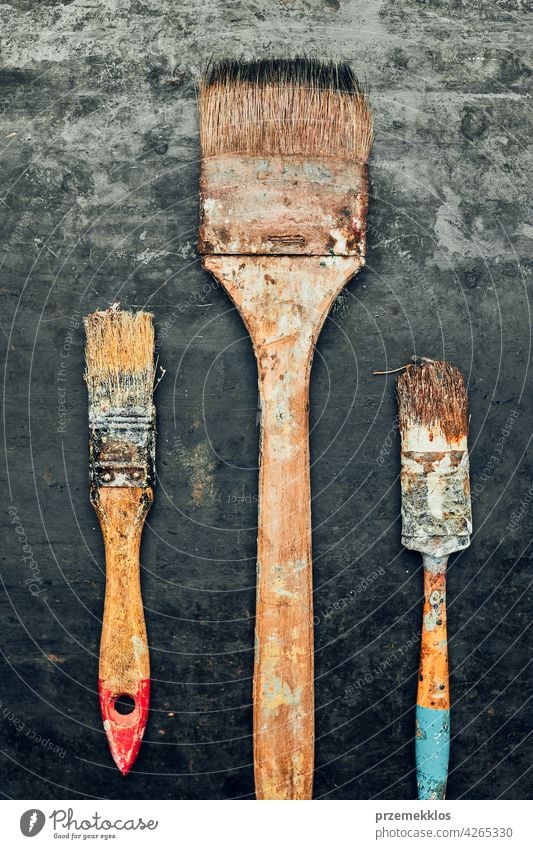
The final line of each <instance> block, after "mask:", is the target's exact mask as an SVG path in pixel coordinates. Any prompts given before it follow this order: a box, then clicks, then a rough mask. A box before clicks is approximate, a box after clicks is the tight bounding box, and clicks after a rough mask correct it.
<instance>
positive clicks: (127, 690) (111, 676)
mask: <svg viewBox="0 0 533 849" xmlns="http://www.w3.org/2000/svg"><path fill="white" fill-rule="evenodd" d="M85 329H86V333H87V347H86V360H87V371H86V373H85V380H86V383H87V389H88V392H89V429H90V442H89V449H90V477H91V503H92V505H93V507H94V509H95V510H96V514H97V516H98V520H99V522H100V527H101V529H102V534H103V537H104V545H105V558H106V592H105V607H104V617H103V623H102V638H101V643H100V671H99V682H98V684H99V694H100V707H101V711H102V719H103V722H104V728H105V732H106V735H107V740H108V743H109V747H110V749H111V754H112V755H113V759H114V761H115V763H116V765H117V766H118V768H119V769H120V771H121V772H122V774H123V775H126V774H127V773H128V772H129V771H130V769H131V768H132V766H133V764H134V762H135V759H136V757H137V755H138V753H139V748H140V745H141V740H142V738H143V734H144V730H145V727H146V722H147V719H148V706H149V700H150V662H149V656H148V643H147V638H146V627H145V624H144V612H143V603H142V598H141V584H140V561H139V551H140V545H141V534H142V529H143V525H144V521H145V518H146V515H147V513H148V510H149V509H150V506H151V504H152V501H153V486H154V453H155V408H154V405H153V401H152V395H153V390H154V374H155V367H154V327H153V316H152V315H151V314H150V313H145V312H136V313H130V312H123V311H121V310H119V309H118V306H117V305H115V306H113V307H112V308H111V309H109V310H106V311H104V312H95V313H93V314H92V315H89V316H88V317H87V318H86V319H85ZM128 708H129V712H128Z"/></svg>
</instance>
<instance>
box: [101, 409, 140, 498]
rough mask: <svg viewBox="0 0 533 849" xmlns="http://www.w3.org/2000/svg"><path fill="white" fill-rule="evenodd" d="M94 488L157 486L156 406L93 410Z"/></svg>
mask: <svg viewBox="0 0 533 849" xmlns="http://www.w3.org/2000/svg"><path fill="white" fill-rule="evenodd" d="M89 463H90V480H91V491H93V492H94V491H95V490H97V489H99V488H100V487H102V486H115V487H143V488H146V487H153V485H154V472H155V407H154V406H152V408H151V409H150V410H148V412H147V408H146V407H129V408H128V409H116V408H115V409H109V410H106V411H105V412H102V411H100V410H98V411H95V410H93V409H91V410H90V411H89Z"/></svg>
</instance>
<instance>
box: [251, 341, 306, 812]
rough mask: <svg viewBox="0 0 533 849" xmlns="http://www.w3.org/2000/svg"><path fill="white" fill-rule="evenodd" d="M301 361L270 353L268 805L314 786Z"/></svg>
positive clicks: (257, 680) (260, 725)
mask: <svg viewBox="0 0 533 849" xmlns="http://www.w3.org/2000/svg"><path fill="white" fill-rule="evenodd" d="M292 353H293V352H292ZM293 360H294V357H293V356H291V350H290V346H289V347H288V348H285V349H284V348H283V347H282V346H277V348H276V349H274V348H272V347H270V348H269V349H268V352H266V351H265V357H264V360H263V363H264V366H265V368H264V370H263V371H260V375H261V376H260V392H261V457H260V475H259V534H258V542H257V545H258V551H257V606H256V654H255V669H254V760H255V792H256V796H257V798H258V799H310V798H311V794H312V785H313V763H314V681H313V596H312V565H311V500H310V499H311V493H310V480H309V433H308V391H309V390H308V374H307V373H306V371H305V370H304V371H303V374H300V375H298V376H297V377H291V372H292V373H293V374H294V370H293V368H292V365H293V364H292V362H291V361H293ZM284 384H285V385H284ZM280 387H283V388H282V389H281V391H280Z"/></svg>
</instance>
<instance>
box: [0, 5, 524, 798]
mask: <svg viewBox="0 0 533 849" xmlns="http://www.w3.org/2000/svg"><path fill="white" fill-rule="evenodd" d="M154 5H157V9H154V8H153V6H152V4H148V3H146V4H143V3H141V2H122V3H119V2H115V0H108V2H106V3H98V4H97V3H96V2H93V3H92V4H88V3H87V2H78V0H75V2H71V3H61V2H43V3H39V4H34V3H30V2H26V0H18V2H15V0H14V2H12V3H9V4H8V3H5V4H4V5H3V6H2V7H1V11H2V22H3V26H2V42H1V56H0V58H1V68H2V69H1V71H0V83H1V91H0V113H1V114H0V264H1V279H2V292H3V309H2V312H1V319H0V320H1V327H2V337H3V339H4V340H5V343H6V350H7V355H6V356H5V358H4V362H5V367H6V371H5V374H6V396H5V401H6V408H5V410H6V411H5V420H4V421H5V431H6V437H7V444H8V449H7V466H6V470H7V489H6V492H7V499H6V501H7V504H6V512H5V513H4V516H5V519H6V526H7V530H6V531H5V539H6V546H5V547H4V559H3V565H2V579H3V581H4V585H5V590H4V589H3V590H2V593H3V594H2V612H1V619H0V621H1V622H2V629H3V633H2V651H3V653H4V655H5V660H4V667H5V668H4V670H3V671H2V675H1V679H0V680H1V682H2V683H1V690H0V699H1V700H2V706H1V710H0V719H1V722H0V731H1V736H2V749H3V751H4V753H5V756H4V760H3V773H4V776H3V781H2V789H3V792H5V793H7V794H9V795H11V796H13V797H17V798H32V797H33V798H48V797H50V798H57V797H62V798H69V797H73V798H77V797H80V798H82V797H84V796H97V797H99V796H111V797H116V798H121V797H122V798H154V797H155V798H160V797H162V798H202V797H210V798H228V797H233V796H249V795H250V794H251V792H252V768H251V760H252V754H251V753H252V745H251V736H250V734H251V717H252V714H251V706H250V691H251V674H252V655H253V610H254V579H255V537H256V530H255V527H254V523H255V516H256V507H257V504H256V501H257V473H256V469H255V466H256V459H257V452H258V445H257V425H256V423H257V381H256V374H255V366H254V361H253V356H252V352H251V347H250V343H249V341H248V338H247V336H246V333H245V331H244V328H243V326H242V324H241V322H240V320H239V318H238V316H237V314H236V312H235V310H234V309H233V308H232V306H231V304H230V302H229V301H228V299H227V298H226V296H225V295H224V294H223V292H222V291H221V290H220V289H219V288H218V287H217V286H216V285H215V284H214V283H213V282H212V281H211V280H210V278H209V277H208V276H207V275H206V274H205V273H204V272H202V270H201V268H200V263H199V259H198V256H197V254H196V251H195V240H196V230H197V223H198V221H197V216H198V194H197V191H198V156H199V151H198V143H197V123H196V105H195V85H196V81H197V78H198V74H199V72H200V70H201V68H202V67H203V65H204V63H205V62H206V60H207V59H208V58H210V57H213V56H214V57H221V56H227V55H231V56H243V57H245V58H250V57H252V56H256V55H259V56H273V55H287V54H288V53H289V52H290V53H292V54H294V53H298V52H307V53H309V54H311V55H317V56H321V57H326V58H327V57H333V58H341V59H346V60H348V61H350V62H351V63H352V65H353V67H354V68H355V69H356V70H357V72H358V73H360V74H361V76H362V77H364V78H366V79H367V80H368V82H369V84H370V87H371V96H372V102H373V106H374V109H375V115H376V131H377V136H376V143H375V147H374V151H373V156H372V159H371V163H370V179H371V185H370V219H369V225H370V230H369V243H368V248H367V257H368V264H367V268H366V270H365V271H364V272H362V273H360V274H359V275H358V276H357V277H356V278H355V280H354V282H353V283H352V284H350V286H349V287H348V289H347V290H346V291H345V293H344V294H343V295H342V296H341V297H340V299H339V300H338V302H337V304H336V305H335V307H334V310H333V313H332V315H331V318H330V320H329V321H328V322H327V323H326V326H325V328H324V331H323V334H322V337H321V339H320V342H319V346H318V355H317V357H316V360H315V366H314V369H313V383H312V401H311V418H312V426H313V432H312V441H311V452H312V458H313V462H314V466H313V493H314V501H313V511H314V529H315V530H314V553H315V588H316V589H315V606H316V607H315V613H316V617H317V618H316V623H317V624H316V647H317V653H316V675H317V681H316V696H317V713H316V723H317V735H318V742H317V773H316V780H315V795H316V796H327V798H366V797H371V796H381V797H383V798H394V797H396V798H414V796H415V792H416V788H415V778H414V744H413V733H414V703H415V696H416V666H417V661H418V653H419V645H418V642H417V641H418V635H419V633H420V616H421V598H422V576H421V566H420V559H419V557H418V555H416V554H414V553H408V552H405V551H402V549H401V546H400V525H399V480H398V474H399V437H398V434H397V429H396V427H395V425H394V419H395V406H394V400H393V378H394V376H391V377H390V378H388V379H385V378H373V377H372V374H371V372H372V369H374V368H387V367H394V366H398V365H401V364H402V363H405V362H406V361H407V358H408V357H409V356H410V355H411V354H412V353H413V352H415V351H416V353H419V354H426V355H428V356H434V357H442V356H444V357H447V358H449V359H450V360H451V361H452V362H454V363H455V364H457V365H458V366H460V367H461V368H462V369H463V371H464V372H465V373H466V375H467V377H468V380H469V392H470V410H471V414H472V427H471V433H472V438H471V463H472V491H473V499H474V534H473V541H472V545H471V547H470V548H469V549H468V550H467V551H466V552H464V553H463V554H461V555H460V556H459V557H458V558H457V559H455V560H454V561H452V564H451V567H450V571H449V581H448V591H449V635H450V662H451V692H452V723H453V735H454V736H453V739H452V755H451V773H450V779H449V784H448V796H449V797H450V798H458V797H462V796H464V797H469V798H480V797H481V798H483V797H488V798H494V797H497V796H500V795H502V796H503V797H508V798H517V797H518V798H523V797H524V796H528V795H531V789H530V783H529V784H528V782H527V778H526V777H525V775H524V773H525V770H526V769H527V767H528V766H529V764H530V761H531V752H530V749H528V743H527V742H526V735H527V733H528V732H529V731H530V728H531V722H530V716H531V712H530V711H528V710H527V709H526V707H525V702H526V699H527V698H528V695H529V693H528V692H527V690H528V676H527V673H526V664H527V663H528V662H529V649H528V641H527V634H526V633H525V629H526V627H527V626H528V624H529V620H530V612H529V611H530V609H531V600H529V601H528V600H527V596H526V592H527V588H528V585H529V581H530V562H531V555H530V552H529V549H528V548H527V544H528V541H529V539H530V537H531V529H532V518H533V491H532V490H530V489H529V487H530V481H531V474H530V472H531V467H530V461H528V459H527V455H526V449H527V448H528V445H529V440H530V437H531V427H530V422H531V415H532V410H531V406H532V400H531V399H532V393H531V378H530V376H528V368H529V353H530V341H531V339H530V321H529V312H528V310H529V299H528V298H529V296H528V286H530V284H531V278H530V269H529V268H528V266H527V262H528V258H529V255H530V252H531V240H532V236H533V228H532V225H531V218H530V213H531V209H530V206H528V196H529V192H528V188H529V187H530V181H531V153H530V152H529V153H528V151H527V143H528V141H529V138H530V132H531V130H530V126H531V121H530V116H531V99H530V96H529V91H530V87H531V77H530V57H529V55H528V39H529V32H530V27H531V17H530V14H529V13H530V7H529V4H527V3H525V2H518V0H517V2H512V0H507V2H506V1H505V0H501V2H496V3H495V2H490V3H489V2H485V0H483V2H476V1H475V0H471V1H470V2H466V0H464V2H461V0H456V1H455V2H451V1H450V2H445V0H436V1H435V2H413V0H410V2H404V3H401V4H398V3H397V2H395V0H388V1H387V2H372V3H366V2H360V0H357V2H344V1H343V0H323V2H319V0H309V2H307V0H296V2H293V3H289V2H281V0H280V2H275V0H266V2H263V3H252V2H249V0H246V2H234V3H229V4H228V3H225V2H221V0H220V2H218V1H217V2H210V3H199V2H197V1H196V0H192V1H191V0H184V2H182V3H180V4H175V3H171V2H170V0H160V1H159V2H158V3H157V4H154ZM528 30H529V32H528ZM117 299H120V300H121V301H122V304H123V305H124V306H144V307H147V308H150V309H152V310H153V311H154V312H155V314H156V320H157V326H158V332H159V341H158V348H159V356H160V362H161V364H162V365H163V366H164V367H165V368H166V369H167V374H166V376H165V378H164V380H163V382H162V383H161V385H160V387H159V389H158V392H157V404H158V414H159V418H158V426H159V442H158V445H159V456H158V470H159V486H158V491H157V497H156V503H155V506H154V508H153V511H152V512H151V514H150V519H149V527H148V528H147V531H146V533H145V538H144V546H143V564H144V573H143V596H144V600H145V604H146V608H147V609H146V616H147V623H148V630H149V639H150V643H151V658H152V672H153V676H154V679H155V680H154V685H153V690H152V714H151V719H150V722H149V725H148V730H147V734H146V737H145V742H144V743H143V747H142V751H141V754H140V756H139V759H138V761H137V764H136V768H135V771H134V772H133V773H132V774H131V775H130V776H128V778H127V779H125V780H123V779H122V778H121V777H120V776H119V774H118V772H117V771H114V770H113V769H112V762H111V758H110V756H109V752H108V751H107V746H106V743H105V736H104V731H103V729H102V726H101V721H100V716H99V708H98V698H97V693H96V687H97V652H98V641H99V631H100V618H101V614H102V595H103V579H104V576H103V571H102V568H103V567H102V564H103V550H102V542H101V536H100V532H99V530H98V528H97V526H96V521H95V517H94V514H93V512H92V509H91V507H90V504H89V499H88V483H87V421H86V392H85V388H84V386H83V383H82V346H83V337H82V331H81V326H80V316H81V314H85V313H87V312H89V311H91V310H93V309H95V308H96V307H98V306H100V307H101V306H105V305H106V304H109V303H111V302H112V301H114V300H117ZM7 508H10V511H11V512H7ZM24 545H26V546H28V547H29V551H28V549H24ZM23 557H25V558H26V560H25V561H24V560H22V558H23ZM380 664H381V665H380ZM376 703H377V704H378V708H377V709H376V708H375V704H376ZM37 735H39V736H40V737H41V738H44V745H43V743H42V742H39V739H38V736H37ZM48 740H49V741H50V748H48V747H47V741H48ZM53 746H55V747H56V748H57V750H56V751H54V750H53Z"/></svg>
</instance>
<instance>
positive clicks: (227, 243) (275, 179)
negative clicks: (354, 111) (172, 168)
mask: <svg viewBox="0 0 533 849" xmlns="http://www.w3.org/2000/svg"><path fill="white" fill-rule="evenodd" d="M200 189H201V192H200V193H201V204H200V215H201V224H200V231H199V249H200V253H202V254H225V255H226V254H237V255H241V254H268V255H284V256H285V255H300V256H325V257H328V256H358V257H364V255H365V247H366V223H365V222H366V212H367V206H368V167H367V165H366V163H360V162H351V161H349V160H348V161H347V160H345V159H343V158H341V157H331V156H329V157H328V156H323V157H313V158H308V157H302V156H268V157H260V156H252V155H249V156H246V155H232V154H224V155H221V156H215V157H212V158H208V159H204V160H203V161H202V172H201V178H200Z"/></svg>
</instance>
